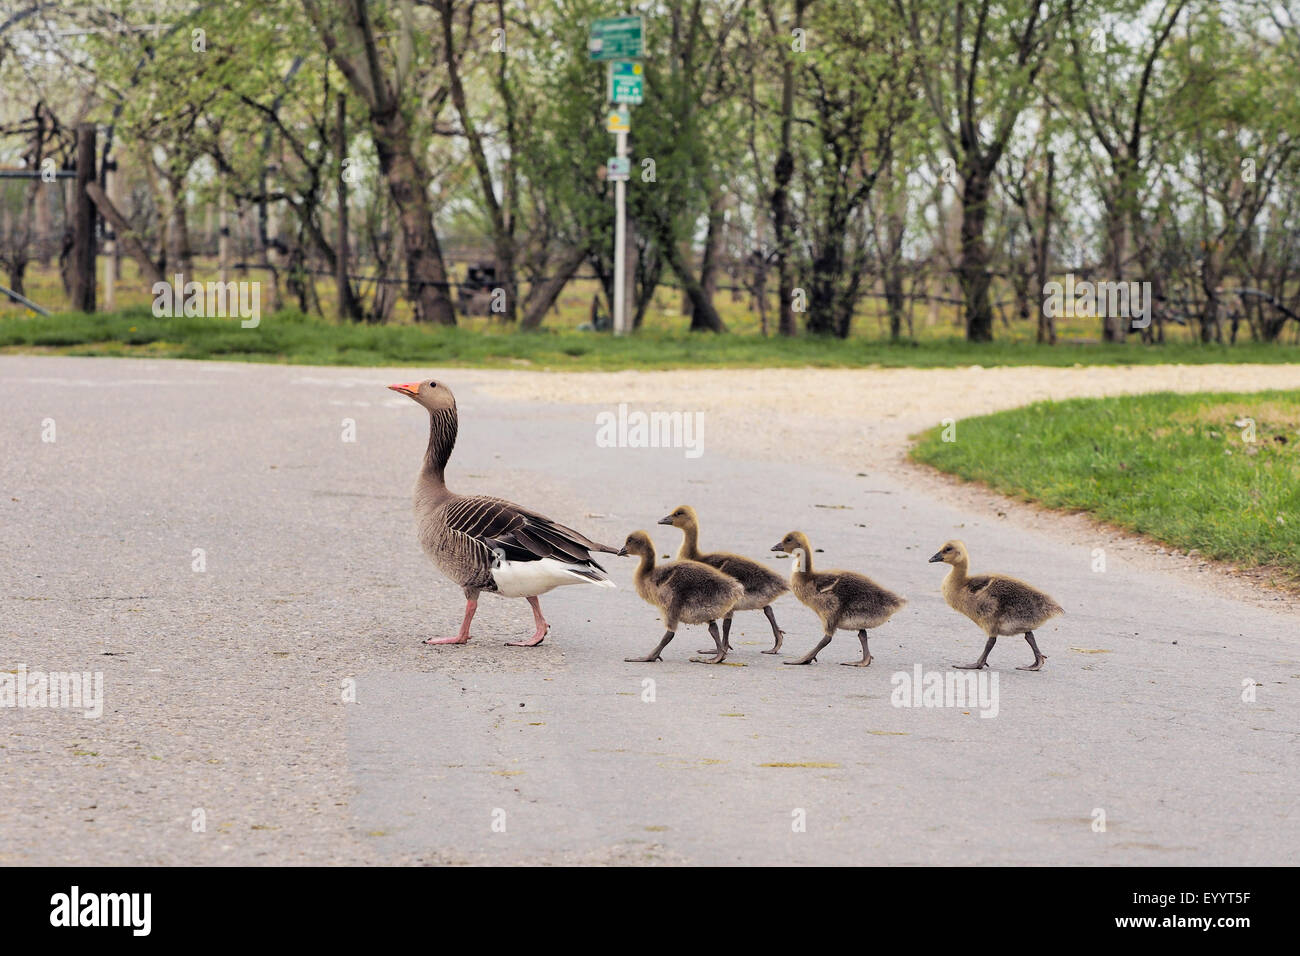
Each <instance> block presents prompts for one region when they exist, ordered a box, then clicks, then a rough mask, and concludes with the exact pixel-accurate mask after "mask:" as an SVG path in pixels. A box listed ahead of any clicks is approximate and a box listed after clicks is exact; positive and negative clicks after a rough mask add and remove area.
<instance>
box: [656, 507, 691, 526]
mask: <svg viewBox="0 0 1300 956" xmlns="http://www.w3.org/2000/svg"><path fill="white" fill-rule="evenodd" d="M659 523H660V524H670V525H672V526H673V527H674V528H698V527H699V524H700V522H699V519H698V518H697V517H696V516H695V509H694V508H692V507H691V506H690V505H682V506H681V507H680V508H678V509H677V510H676V511H670V512H669V513H668V514H666V515H664V516H663V517H662V518H660V519H659Z"/></svg>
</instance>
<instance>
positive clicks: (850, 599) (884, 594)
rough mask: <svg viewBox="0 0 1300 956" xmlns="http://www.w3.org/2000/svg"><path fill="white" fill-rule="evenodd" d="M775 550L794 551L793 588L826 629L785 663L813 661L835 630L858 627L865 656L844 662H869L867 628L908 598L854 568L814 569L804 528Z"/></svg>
mask: <svg viewBox="0 0 1300 956" xmlns="http://www.w3.org/2000/svg"><path fill="white" fill-rule="evenodd" d="M772 550H773V551H784V552H786V553H787V554H792V555H794V570H793V572H792V573H791V575H790V587H791V590H793V591H794V596H795V597H797V598H798V599H799V600H800V601H802V602H803V603H804V604H806V605H808V607H810V608H812V610H813V611H814V612H815V613H816V614H817V616H818V617H819V618H821V621H822V627H823V629H824V630H825V633H826V636H825V637H823V638H822V639H821V643H820V644H818V645H817V646H816V647H814V648H813V649H812V650H811V651H810V652H809V653H808V654H806V655H805V656H803V657H801V658H799V660H797V661H783V663H785V664H811V663H812V662H813V661H815V660H817V655H818V654H819V653H821V650H822V648H823V647H825V646H826V645H827V644H829V643H830V642H831V638H832V637H834V636H835V632H836V631H852V630H857V632H858V640H859V641H861V642H862V660H860V661H841V663H843V664H844V665H845V666H847V667H868V666H870V664H871V649H870V648H869V647H868V646H867V631H869V630H871V629H872V628H875V627H879V626H880V625H881V624H884V623H885V622H886V621H888V620H889V619H890V618H891V617H893V616H894V614H895V613H897V612H898V611H899V610H900V609H901V608H902V607H903V606H904V605H905V604H907V600H906V599H905V598H902V597H899V596H898V595H897V594H895V593H894V592H893V591H890V590H888V589H886V588H882V587H881V586H880V585H879V584H877V583H876V582H875V581H873V580H871V578H869V577H867V576H866V575H864V574H858V573H857V572H855V571H820V572H819V571H814V570H813V566H812V545H810V544H809V543H808V536H807V535H805V534H804V533H803V532H801V531H791V532H790V533H789V534H787V535H786V536H785V537H784V538H782V539H781V541H780V543H779V544H775V545H773V546H772Z"/></svg>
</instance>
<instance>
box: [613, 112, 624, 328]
mask: <svg viewBox="0 0 1300 956" xmlns="http://www.w3.org/2000/svg"><path fill="white" fill-rule="evenodd" d="M615 136H616V141H615V142H616V148H615V155H617V156H618V157H619V159H622V158H623V157H625V156H626V155H627V133H617V134H615ZM626 286H627V183H626V182H624V181H623V180H622V179H619V180H618V181H617V182H616V183H614V334H615V335H626V334H627V296H626V295H625V294H624V291H623V290H624V289H625V288H626Z"/></svg>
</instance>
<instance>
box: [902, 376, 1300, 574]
mask: <svg viewBox="0 0 1300 956" xmlns="http://www.w3.org/2000/svg"><path fill="white" fill-rule="evenodd" d="M1245 419H1251V420H1253V421H1254V423H1255V424H1254V438H1255V441H1254V442H1253V443H1248V442H1247V441H1246V440H1245V439H1246V437H1247V434H1246V432H1247V428H1246V427H1245V426H1244V425H1242V426H1239V425H1237V424H1236V423H1237V422H1239V421H1244V420H1245ZM955 438H956V440H955V441H951V442H945V441H943V437H942V428H935V429H932V430H930V431H928V432H925V433H924V434H923V435H922V436H921V438H920V440H919V442H918V443H917V445H916V446H915V447H914V448H913V450H912V457H913V458H914V459H915V460H917V461H920V462H924V463H925V464H927V465H932V466H934V467H935V468H938V469H940V470H941V471H946V472H950V473H952V474H955V475H958V476H960V477H962V478H965V479H968V480H971V481H979V482H983V483H984V484H986V485H989V486H990V487H992V488H994V489H996V490H998V491H1000V492H1002V493H1004V494H1007V495H1012V496H1015V497H1018V498H1022V499H1026V500H1030V501H1035V502H1039V503H1041V504H1044V505H1047V506H1048V507H1051V508H1066V509H1082V510H1084V511H1087V512H1088V513H1090V514H1091V515H1093V516H1094V517H1096V518H1099V519H1101V520H1102V521H1107V522H1110V523H1112V524H1115V525H1118V526H1120V527H1122V528H1127V529H1130V530H1132V531H1137V532H1140V533H1142V534H1145V535H1148V536H1150V537H1152V538H1155V539H1157V540H1159V541H1162V542H1164V543H1166V544H1169V545H1172V546H1173V547H1175V548H1179V549H1182V550H1186V551H1191V550H1193V549H1194V550H1196V551H1198V552H1199V553H1200V554H1202V555H1205V556H1207V557H1210V558H1215V559H1218V560H1221V561H1228V562H1232V563H1233V564H1236V565H1238V566H1240V567H1243V568H1276V569H1279V570H1280V571H1281V572H1282V574H1283V575H1284V577H1285V578H1287V579H1289V583H1291V584H1296V583H1300V392H1282V391H1272V392H1252V393H1248V394H1243V393H1231V394H1229V393H1212V392H1202V393H1197V394H1190V395H1174V394H1170V393H1167V392H1162V393H1159V394H1155V395H1138V396H1124V397H1119V398H1101V399H1071V400H1069V401H1064V402H1050V401H1049V402H1037V403H1035V404H1033V405H1027V406H1025V407H1024V408H1017V409H1013V410H1012V411H1007V412H998V413H997V414H994V415H984V416H980V417H978V418H969V419H964V420H962V421H959V422H958V423H957V425H956V435H955Z"/></svg>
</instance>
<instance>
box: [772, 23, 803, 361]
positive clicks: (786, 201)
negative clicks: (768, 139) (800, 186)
mask: <svg viewBox="0 0 1300 956" xmlns="http://www.w3.org/2000/svg"><path fill="white" fill-rule="evenodd" d="M807 2H808V0H795V2H794V26H795V29H800V28H802V27H803V10H804V6H805V5H806V3H807ZM773 26H774V27H775V24H773ZM793 124H794V59H793V57H792V56H791V53H790V51H786V53H785V63H784V64H783V66H782V68H781V151H780V153H778V154H777V157H776V168H775V170H774V173H775V175H774V179H775V184H774V188H773V189H772V226H773V228H774V230H775V232H776V271H777V297H778V300H779V301H778V303H777V309H778V311H777V315H778V318H777V332H778V333H779V334H781V335H794V334H795V333H796V331H797V330H796V327H795V320H794V266H793V263H792V262H791V261H790V250H791V247H792V245H793V230H792V228H791V222H790V181H791V180H792V179H793V178H794V152H793V151H792V149H791V135H792V128H793Z"/></svg>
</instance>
